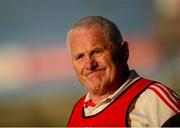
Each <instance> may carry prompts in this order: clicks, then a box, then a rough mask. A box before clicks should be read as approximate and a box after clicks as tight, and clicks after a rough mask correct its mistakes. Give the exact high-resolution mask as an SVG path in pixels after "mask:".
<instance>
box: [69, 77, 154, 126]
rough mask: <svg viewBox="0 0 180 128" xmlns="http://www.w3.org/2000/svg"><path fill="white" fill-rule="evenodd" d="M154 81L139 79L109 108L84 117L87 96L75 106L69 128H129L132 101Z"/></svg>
mask: <svg viewBox="0 0 180 128" xmlns="http://www.w3.org/2000/svg"><path fill="white" fill-rule="evenodd" d="M152 83H153V81H151V80H146V79H143V78H141V79H138V80H137V81H136V82H134V83H133V85H130V86H129V87H128V88H127V89H126V90H125V91H124V92H123V93H121V94H120V95H119V96H118V97H117V98H116V99H115V100H114V101H113V102H112V103H111V104H110V105H109V106H107V107H106V108H105V109H104V110H102V111H101V112H99V113H97V114H96V115H93V116H88V117H85V116H84V110H83V104H84V100H85V96H84V97H82V98H81V99H80V100H79V101H78V102H77V104H76V105H75V107H74V109H73V112H72V114H71V117H70V119H69V122H68V127H73V126H83V127H88V126H89V127H92V126H99V127H100V126H101V127H102V126H111V127H114V126H121V127H125V126H128V124H127V119H128V109H129V106H130V104H131V103H132V101H133V100H134V99H135V98H136V97H137V96H139V95H140V94H141V93H142V92H143V91H144V90H145V89H146V88H147V87H148V86H149V85H151V84H152Z"/></svg>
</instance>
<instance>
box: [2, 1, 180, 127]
mask: <svg viewBox="0 0 180 128" xmlns="http://www.w3.org/2000/svg"><path fill="white" fill-rule="evenodd" d="M89 15H101V16H104V17H106V18H108V19H110V20H112V21H113V22H114V23H115V24H117V26H118V27H119V29H120V30H121V32H122V35H123V37H124V40H126V41H128V42H129V48H130V59H129V62H128V63H129V65H130V67H131V69H136V70H137V72H138V73H139V74H140V75H142V76H144V77H148V78H150V79H153V80H157V81H160V82H162V83H164V84H166V85H167V86H169V87H171V88H172V89H174V90H175V91H176V92H177V93H180V86H179V84H180V79H179V76H180V68H179V65H180V50H179V48H180V46H179V45H180V43H179V42H180V0H0V126H66V123H67V121H68V118H69V116H70V113H71V111H72V109H73V106H74V104H75V102H76V101H77V100H78V99H79V98H80V96H82V95H84V94H85V90H84V88H83V87H82V86H81V85H80V83H79V82H78V81H77V79H76V76H75V73H74V70H73V68H72V65H71V60H70V55H69V53H68V51H67V49H66V43H65V42H66V33H67V31H68V30H69V29H70V28H71V26H72V25H73V24H74V23H75V22H76V21H77V20H79V19H81V18H82V17H85V16H89Z"/></svg>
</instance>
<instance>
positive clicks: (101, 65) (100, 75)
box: [69, 28, 121, 94]
mask: <svg viewBox="0 0 180 128" xmlns="http://www.w3.org/2000/svg"><path fill="white" fill-rule="evenodd" d="M69 41H70V49H71V55H72V62H73V66H74V68H75V71H76V74H77V77H78V79H79V80H80V82H81V83H82V84H83V85H84V86H85V87H86V88H87V89H88V91H89V92H90V93H93V94H104V93H106V92H108V91H110V90H111V89H112V88H113V86H115V85H114V84H115V83H117V81H118V79H120V78H118V77H119V74H121V73H119V71H118V68H117V66H116V64H115V62H114V60H113V59H112V50H110V49H107V48H106V47H105V39H104V37H103V32H102V31H101V30H100V29H93V28H92V29H88V30H81V31H78V32H76V33H75V34H73V35H72V36H71V38H70V40H69Z"/></svg>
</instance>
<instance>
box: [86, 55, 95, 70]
mask: <svg viewBox="0 0 180 128" xmlns="http://www.w3.org/2000/svg"><path fill="white" fill-rule="evenodd" d="M97 66H98V63H97V61H96V60H95V59H93V58H91V57H87V58H86V63H85V67H86V69H87V70H95V69H96V67H97Z"/></svg>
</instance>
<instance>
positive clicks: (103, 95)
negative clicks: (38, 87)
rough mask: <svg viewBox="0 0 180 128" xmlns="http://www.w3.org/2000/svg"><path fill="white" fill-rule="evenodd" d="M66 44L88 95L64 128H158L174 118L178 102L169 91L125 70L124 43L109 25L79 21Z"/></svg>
mask: <svg viewBox="0 0 180 128" xmlns="http://www.w3.org/2000/svg"><path fill="white" fill-rule="evenodd" d="M67 45H68V47H69V50H70V52H71V56H72V63H73V66H74V69H75V71H76V75H77V77H78V79H79V81H80V82H81V83H82V85H84V86H85V87H86V89H87V91H88V93H87V94H86V95H85V96H83V97H82V98H81V99H80V100H79V101H78V102H77V104H76V105H75V107H74V109H73V112H72V114H71V117H70V119H69V122H68V126H142V127H145V126H162V125H163V124H165V123H166V124H169V123H167V121H168V120H169V119H171V118H172V117H173V118H174V117H176V116H177V115H179V111H180V104H179V101H178V98H177V96H175V95H174V93H173V92H172V91H171V90H170V89H169V88H167V87H166V86H165V85H163V84H161V83H159V82H155V81H151V80H147V79H145V78H142V77H141V76H139V75H138V74H137V73H136V71H135V70H129V67H128V64H127V60H128V56H129V50H128V43H127V42H126V41H123V39H122V36H121V33H120V31H119V29H118V28H117V26H116V25H115V24H114V23H113V22H111V21H109V20H108V19H105V18H104V17H101V16H89V17H85V18H83V19H81V20H80V21H79V22H77V23H76V24H75V25H74V26H73V27H72V28H71V30H70V31H69V32H68V35H67ZM176 120H177V118H176Z"/></svg>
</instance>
